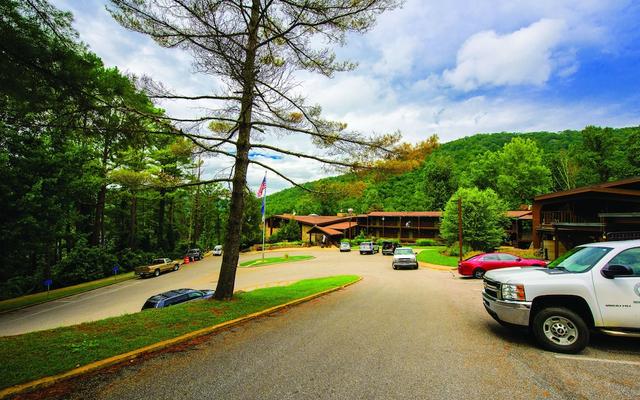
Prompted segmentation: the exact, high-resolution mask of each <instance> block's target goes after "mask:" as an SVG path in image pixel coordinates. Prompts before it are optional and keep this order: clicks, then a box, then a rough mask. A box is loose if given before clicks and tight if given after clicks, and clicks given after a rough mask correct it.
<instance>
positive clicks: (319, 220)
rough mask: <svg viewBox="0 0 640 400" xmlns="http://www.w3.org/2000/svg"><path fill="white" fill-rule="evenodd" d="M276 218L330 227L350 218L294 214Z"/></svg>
mask: <svg viewBox="0 0 640 400" xmlns="http://www.w3.org/2000/svg"><path fill="white" fill-rule="evenodd" d="M274 217H279V218H283V219H289V220H291V219H293V220H296V221H298V222H300V223H303V224H305V225H329V224H332V223H333V224H335V223H338V222H341V221H346V220H348V219H349V217H337V216H335V215H292V214H282V215H274Z"/></svg>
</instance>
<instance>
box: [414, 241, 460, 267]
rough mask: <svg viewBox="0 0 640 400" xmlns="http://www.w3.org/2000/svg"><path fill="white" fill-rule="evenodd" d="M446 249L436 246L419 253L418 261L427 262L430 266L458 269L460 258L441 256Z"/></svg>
mask: <svg viewBox="0 0 640 400" xmlns="http://www.w3.org/2000/svg"><path fill="white" fill-rule="evenodd" d="M444 249H445V247H443V246H434V247H429V248H426V249H424V250H422V251H421V252H420V253H418V261H422V262H426V263H429V264H436V265H444V266H447V267H457V266H458V257H452V256H445V255H443V254H440V252H441V251H442V250H444Z"/></svg>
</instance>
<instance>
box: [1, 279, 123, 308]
mask: <svg viewBox="0 0 640 400" xmlns="http://www.w3.org/2000/svg"><path fill="white" fill-rule="evenodd" d="M134 277H135V276H134V274H133V272H127V273H124V274H119V275H116V276H115V277H108V278H102V279H98V280H95V281H91V282H85V283H81V284H79V285H74V286H67V287H65V288H60V289H54V290H51V291H50V292H49V293H48V294H47V292H40V293H34V294H30V295H27V296H21V297H16V298H15V299H9V300H3V301H0V313H1V312H6V311H11V310H16V309H18V308H23V307H28V306H34V305H36V304H41V303H46V302H47V301H51V300H56V299H60V298H62V297H68V296H72V295H74V294H79V293H84V292H88V291H89V290H94V289H98V288H101V287H105V286H109V285H113V284H114V283H118V282H123V281H126V280H129V279H132V278H134Z"/></svg>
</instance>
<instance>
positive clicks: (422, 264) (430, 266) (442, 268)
mask: <svg viewBox="0 0 640 400" xmlns="http://www.w3.org/2000/svg"><path fill="white" fill-rule="evenodd" d="M418 265H420V268H428V269H433V270H436V271H455V269H456V267H447V266H446V265H438V264H429V263H426V262H422V261H418Z"/></svg>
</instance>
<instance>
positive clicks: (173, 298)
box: [142, 289, 214, 310]
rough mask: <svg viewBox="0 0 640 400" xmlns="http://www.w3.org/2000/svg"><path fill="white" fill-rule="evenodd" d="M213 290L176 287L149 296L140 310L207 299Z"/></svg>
mask: <svg viewBox="0 0 640 400" xmlns="http://www.w3.org/2000/svg"><path fill="white" fill-rule="evenodd" d="M213 292H214V291H213V290H195V289H176V290H169V291H168V292H164V293H160V294H157V295H155V296H151V297H149V299H147V301H146V302H145V303H144V305H143V306H142V310H146V309H149V308H164V307H169V306H173V305H176V304H180V303H185V302H187V301H193V300H203V299H209V298H211V297H212V296H213Z"/></svg>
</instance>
